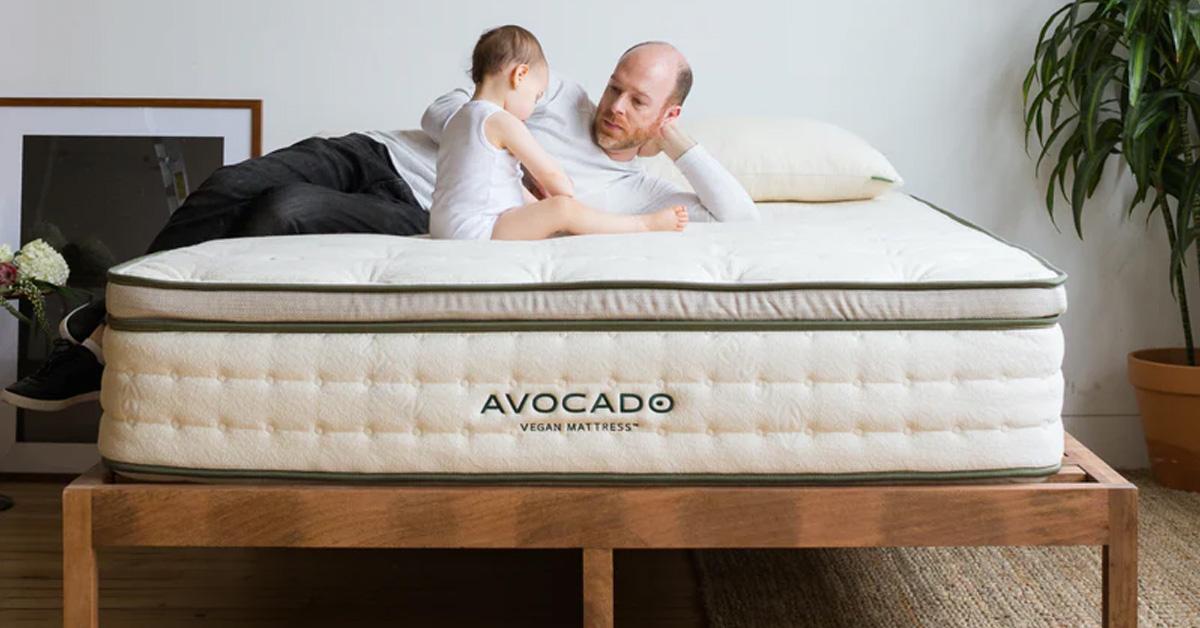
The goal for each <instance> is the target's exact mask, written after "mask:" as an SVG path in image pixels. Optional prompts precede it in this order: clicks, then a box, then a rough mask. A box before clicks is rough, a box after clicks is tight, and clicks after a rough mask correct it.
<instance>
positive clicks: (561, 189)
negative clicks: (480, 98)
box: [484, 111, 575, 196]
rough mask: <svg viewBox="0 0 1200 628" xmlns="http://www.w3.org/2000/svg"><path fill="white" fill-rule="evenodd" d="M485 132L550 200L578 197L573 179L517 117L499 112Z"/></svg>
mask: <svg viewBox="0 0 1200 628" xmlns="http://www.w3.org/2000/svg"><path fill="white" fill-rule="evenodd" d="M484 131H485V132H486V134H487V136H488V140H490V141H491V142H492V143H493V144H494V145H496V146H498V147H500V148H503V149H505V150H507V151H508V152H510V153H512V155H513V157H516V158H517V161H519V162H521V165H523V166H525V170H526V171H527V172H528V173H529V174H530V175H531V176H532V177H533V178H534V179H536V180H537V181H538V183H541V184H542V187H544V188H545V189H546V192H547V193H548V194H549V195H550V196H574V195H575V186H574V185H573V184H572V183H571V178H570V177H568V176H567V173H566V172H563V169H562V166H559V165H558V162H557V161H555V159H554V158H553V157H551V156H550V153H547V152H546V149H544V148H542V145H541V144H538V142H537V140H536V139H534V137H533V134H532V133H530V132H529V129H528V128H527V127H526V126H525V123H524V122H521V120H520V119H518V118H517V117H516V116H514V115H512V114H511V113H508V112H507V111H497V112H496V113H494V114H492V115H491V116H489V117H488V119H487V122H486V123H485V125H484Z"/></svg>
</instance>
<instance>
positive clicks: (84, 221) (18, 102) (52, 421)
mask: <svg viewBox="0 0 1200 628" xmlns="http://www.w3.org/2000/svg"><path fill="white" fill-rule="evenodd" d="M261 150H262V101H261V100H210V99H186V100H181V99H143V98H0V242H3V243H6V244H8V245H9V246H11V247H12V248H13V249H16V248H18V247H19V246H21V245H22V244H24V243H26V242H29V241H31V240H34V239H36V238H41V239H43V240H45V241H46V242H47V243H49V244H50V245H51V246H53V247H54V248H55V249H57V250H58V251H59V252H61V253H62V254H63V256H64V257H65V258H66V260H67V263H68V265H69V266H70V267H71V276H70V279H69V280H68V286H70V287H72V288H73V289H76V290H78V291H80V294H84V295H86V294H90V295H92V296H93V298H99V297H101V296H103V293H104V286H105V273H106V271H107V269H108V267H109V266H112V265H113V264H117V263H119V262H122V261H124V260H127V259H130V258H133V257H137V256H139V255H142V254H143V253H145V248H146V246H148V245H149V243H150V241H151V239H152V238H153V237H154V235H155V234H157V232H158V230H159V229H161V228H162V226H163V225H164V224H166V221H167V219H168V218H169V217H170V215H171V214H172V213H173V212H174V211H175V210H176V209H178V207H179V205H180V204H181V203H182V202H183V200H184V199H185V198H186V197H187V195H188V194H189V193H191V192H192V191H193V190H195V189H196V187H197V186H199V185H200V184H201V183H202V182H203V181H204V180H205V179H206V178H208V176H209V175H210V174H211V173H212V172H213V171H214V170H216V169H217V168H219V167H221V166H222V165H226V164H233V163H237V162H240V161H243V160H245V159H248V158H250V157H256V156H258V155H259V154H260V153H261ZM73 305H75V304H68V303H65V302H64V301H63V300H62V299H60V298H58V297H52V298H50V299H48V300H47V318H48V319H49V321H50V322H51V323H52V324H56V323H57V322H58V319H59V318H61V316H62V314H64V313H65V312H66V311H67V309H68V308H69V307H71V306H73ZM26 307H27V306H26ZM51 340H52V339H51V338H47V337H46V336H45V335H44V334H43V333H42V332H41V331H39V330H37V329H35V328H32V327H30V326H26V325H18V324H17V321H16V319H15V318H13V317H12V316H9V315H8V314H0V387H2V386H7V385H8V384H9V383H11V382H13V381H16V380H17V379H19V378H21V377H25V376H27V375H29V374H31V373H33V372H35V371H36V370H37V369H38V368H39V367H40V366H41V364H42V363H43V361H44V359H45V356H46V354H47V353H48V351H49V348H50V341H51ZM99 420H100V406H99V403H98V402H94V401H93V402H87V403H82V404H78V405H75V406H72V407H70V408H67V409H64V410H61V411H57V412H40V411H31V410H24V409H18V408H14V407H12V406H9V405H8V404H5V403H2V402H0V472H40V473H77V472H80V471H83V470H84V469H86V468H87V467H89V466H90V465H92V464H94V463H95V462H96V461H97V460H98V459H99V454H98V453H97V451H96V445H95V439H96V432H97V429H98V425H99Z"/></svg>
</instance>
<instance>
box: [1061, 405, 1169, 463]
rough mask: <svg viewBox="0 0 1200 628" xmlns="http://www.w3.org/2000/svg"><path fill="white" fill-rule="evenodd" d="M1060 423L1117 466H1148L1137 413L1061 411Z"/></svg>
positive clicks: (1097, 453)
mask: <svg viewBox="0 0 1200 628" xmlns="http://www.w3.org/2000/svg"><path fill="white" fill-rule="evenodd" d="M1063 425H1064V426H1066V428H1067V431H1068V432H1070V433H1071V434H1072V435H1073V436H1075V438H1077V439H1079V442H1081V443H1083V444H1084V445H1086V446H1087V448H1088V449H1091V450H1092V451H1093V452H1095V454H1096V455H1098V456H1100V457H1101V458H1102V459H1104V461H1105V462H1107V463H1108V464H1109V465H1110V466H1112V467H1114V468H1117V469H1145V468H1148V467H1149V466H1150V458H1149V456H1148V455H1147V454H1146V441H1145V438H1144V436H1143V433H1142V420H1141V417H1140V416H1138V415H1136V414H1075V415H1064V416H1063Z"/></svg>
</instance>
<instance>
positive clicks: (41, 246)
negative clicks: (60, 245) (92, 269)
mask: <svg viewBox="0 0 1200 628" xmlns="http://www.w3.org/2000/svg"><path fill="white" fill-rule="evenodd" d="M13 263H15V264H16V265H17V270H19V271H20V273H21V277H22V278H23V279H33V280H36V281H44V282H46V283H50V284H54V285H56V286H61V285H63V284H65V283H67V275H68V274H70V272H71V270H70V269H69V268H67V260H65V259H63V256H62V255H59V254H58V251H55V250H54V247H52V246H50V245H49V244H46V242H45V241H44V240H42V239H41V238H38V239H37V240H34V241H33V242H27V243H25V246H23V247H21V250H20V251H17V254H16V256H15V257H13Z"/></svg>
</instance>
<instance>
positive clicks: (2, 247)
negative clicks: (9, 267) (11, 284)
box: [0, 244, 13, 264]
mask: <svg viewBox="0 0 1200 628" xmlns="http://www.w3.org/2000/svg"><path fill="white" fill-rule="evenodd" d="M12 257H13V256H12V249H10V248H8V245H7V244H0V264H6V263H8V262H11V261H12Z"/></svg>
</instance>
